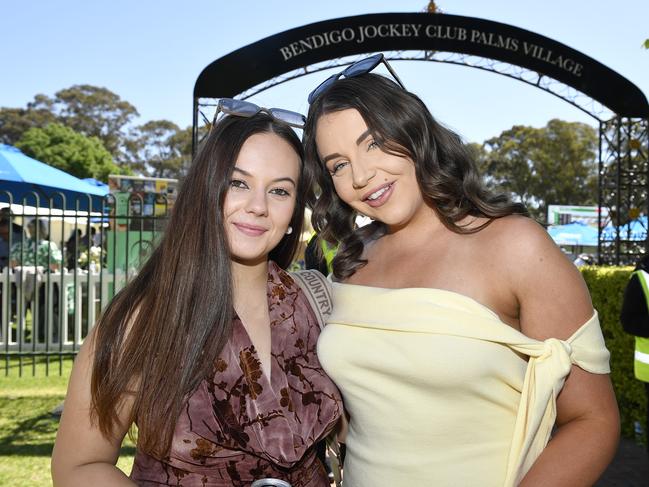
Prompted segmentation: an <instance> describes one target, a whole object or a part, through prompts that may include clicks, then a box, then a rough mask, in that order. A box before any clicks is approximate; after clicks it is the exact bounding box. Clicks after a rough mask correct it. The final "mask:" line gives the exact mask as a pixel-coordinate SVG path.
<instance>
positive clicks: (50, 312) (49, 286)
mask: <svg viewBox="0 0 649 487" xmlns="http://www.w3.org/2000/svg"><path fill="white" fill-rule="evenodd" d="M124 282H125V275H124V273H123V272H121V271H119V270H117V279H115V275H113V274H112V273H109V272H108V271H107V269H103V270H102V271H101V272H94V271H90V272H89V271H86V270H82V269H77V270H76V273H75V272H70V271H63V272H50V273H43V272H42V268H40V269H37V268H34V267H25V268H24V269H21V268H16V269H9V268H5V269H4V270H3V271H1V272H0V291H1V296H2V299H1V302H0V314H1V316H0V322H1V327H0V352H29V351H33V352H36V353H38V354H42V353H46V352H48V351H49V352H53V353H56V352H60V351H63V352H69V351H76V350H78V349H79V347H80V346H81V344H82V343H83V338H84V337H85V335H86V334H87V332H88V331H89V330H90V329H91V328H92V327H93V326H94V324H95V321H96V320H97V317H98V315H99V313H100V311H101V309H102V307H104V306H105V305H106V304H107V303H108V302H109V301H110V298H111V296H112V287H113V284H114V283H117V287H118V289H119V288H121V287H122V286H123V285H124ZM30 288H31V289H30ZM109 293H111V294H109ZM40 294H45V297H43V298H40V299H39V295H40ZM55 294H58V297H59V299H58V316H56V313H55V306H54V301H55V300H54V299H53V296H54V295H55ZM39 301H40V303H39ZM43 305H44V306H43ZM41 308H45V309H41ZM38 313H45V318H44V319H43V320H42V321H41V320H38V319H37V315H38ZM29 315H31V320H30V319H28V317H29ZM30 322H31V323H30ZM39 322H40V323H41V326H42V325H44V328H45V330H44V331H45V333H43V335H44V336H43V337H42V339H40V338H39V333H38V332H37V328H38V327H39ZM84 325H85V326H84ZM57 328H58V333H56V332H55V330H56V329H57Z"/></svg>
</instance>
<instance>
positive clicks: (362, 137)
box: [322, 129, 372, 164]
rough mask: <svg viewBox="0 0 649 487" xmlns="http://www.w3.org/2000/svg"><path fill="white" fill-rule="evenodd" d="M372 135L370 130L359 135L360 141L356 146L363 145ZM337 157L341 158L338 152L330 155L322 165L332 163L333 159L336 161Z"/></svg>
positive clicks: (357, 141)
mask: <svg viewBox="0 0 649 487" xmlns="http://www.w3.org/2000/svg"><path fill="white" fill-rule="evenodd" d="M371 133H372V131H371V130H370V129H367V130H366V131H365V132H363V133H362V134H361V135H359V136H358V139H356V145H361V142H363V141H364V140H365V139H366V138H367V136H368V135H370V134H371ZM336 157H341V155H340V154H339V153H338V152H334V153H333V154H329V155H328V156H325V157H323V158H322V163H323V164H326V163H327V162H328V161H330V160H331V159H335V158H336Z"/></svg>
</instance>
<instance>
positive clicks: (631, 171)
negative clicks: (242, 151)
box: [193, 13, 649, 264]
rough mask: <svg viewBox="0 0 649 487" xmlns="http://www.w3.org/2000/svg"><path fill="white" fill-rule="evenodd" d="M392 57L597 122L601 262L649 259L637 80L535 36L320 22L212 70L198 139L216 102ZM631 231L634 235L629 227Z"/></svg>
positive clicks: (421, 19)
mask: <svg viewBox="0 0 649 487" xmlns="http://www.w3.org/2000/svg"><path fill="white" fill-rule="evenodd" d="M370 52H384V53H386V57H387V58H388V59H390V60H417V61H432V62H442V63H451V64H458V65H464V66H469V67H473V68H477V69H483V70H487V71H491V72H494V73H497V74H501V75H504V76H508V77H510V78H514V79H517V80H519V81H522V82H525V83H528V84H531V85H534V86H535V87H537V88H539V89H541V90H544V91H546V92H549V93H552V94H553V95H555V96H557V97H559V98H561V99H563V100H564V101H566V102H567V103H570V104H572V105H573V106H575V107H577V108H579V109H580V110H582V111H584V112H586V113H588V114H589V115H591V116H592V117H593V118H594V119H596V120H597V121H598V123H599V127H600V137H599V139H600V147H599V191H598V193H599V194H598V202H599V207H600V219H601V215H602V213H603V212H602V211H601V210H602V209H605V210H606V214H608V215H609V217H610V220H611V223H612V224H613V225H614V226H615V228H616V229H617V230H616V232H615V235H614V238H613V239H609V240H606V239H605V236H604V233H603V232H602V227H603V226H604V224H605V223H606V222H605V221H601V222H600V233H599V259H600V263H602V264H621V263H630V262H633V261H635V260H637V258H638V257H639V255H641V254H643V253H644V252H645V245H646V240H643V241H640V242H639V241H637V240H633V239H632V236H631V232H630V221H631V220H632V219H633V218H634V217H636V216H638V215H639V214H644V215H649V103H647V98H646V97H645V95H644V94H643V93H642V92H641V91H640V90H639V89H638V87H637V86H635V85H634V84H633V83H631V82H630V81H629V80H627V79H626V78H624V77H623V76H621V75H620V74H618V73H616V72H615V71H613V70H611V69H609V68H608V67H606V66H604V65H603V64H601V63H599V62H597V61H596V60H594V59H592V58H590V57H588V56H586V55H584V54H582V53H580V52H578V51H576V50H574V49H571V48H570V47H568V46H566V45H564V44H561V43H559V42H557V41H554V40H552V39H549V38H547V37H544V36H541V35H539V34H536V33H534V32H530V31H528V30H524V29H520V28H518V27H514V26H511V25H507V24H503V23H499V22H494V21H489V20H485V19H478V18H473V17H463V16H457V15H448V14H429V13H383V14H369V15H359V16H353V17H344V18H338V19H332V20H327V21H323V22H316V23H313V24H309V25H305V26H302V27H298V28H295V29H291V30H287V31H284V32H281V33H279V34H275V35H273V36H270V37H267V38H265V39H262V40H260V41H257V42H255V43H253V44H250V45H248V46H245V47H242V48H241V49H238V50H236V51H234V52H232V53H230V54H228V55H226V56H223V57H222V58H219V59H217V60H215V61H214V62H212V63H211V64H209V65H208V66H207V67H205V68H204V69H203V71H202V72H201V73H200V75H199V77H198V79H197V80H196V84H195V86H194V116H193V140H194V146H195V144H196V140H197V137H198V133H199V130H200V125H199V124H200V121H201V120H202V121H203V122H209V120H210V117H209V116H208V115H206V113H207V112H210V111H213V110H214V105H215V103H216V101H215V99H218V98H221V97H238V98H247V97H250V96H252V95H254V94H257V93H259V92H261V91H263V90H266V89H268V88H271V87H272V86H276V85H277V84H280V83H284V82H286V81H289V80H291V79H295V78H298V77H301V76H305V75H308V74H311V73H314V72H317V71H321V70H324V69H329V68H331V67H335V66H339V65H343V64H349V63H350V62H353V60H354V56H359V55H364V54H367V53H370ZM625 228H627V230H628V231H625V230H624V229H625Z"/></svg>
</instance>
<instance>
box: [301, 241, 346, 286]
mask: <svg viewBox="0 0 649 487" xmlns="http://www.w3.org/2000/svg"><path fill="white" fill-rule="evenodd" d="M318 242H319V243H320V248H318ZM337 251H338V246H337V245H332V244H330V243H329V242H327V241H325V240H322V239H319V238H318V235H317V234H313V236H312V237H311V239H310V240H309V243H308V244H307V246H306V250H305V251H304V263H305V266H306V268H307V269H315V270H317V271H319V272H320V273H321V274H324V275H325V276H328V275H329V274H331V272H332V271H333V267H332V262H333V260H334V257H335V256H336V252H337Z"/></svg>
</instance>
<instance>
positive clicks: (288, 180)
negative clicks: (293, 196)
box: [233, 166, 297, 188]
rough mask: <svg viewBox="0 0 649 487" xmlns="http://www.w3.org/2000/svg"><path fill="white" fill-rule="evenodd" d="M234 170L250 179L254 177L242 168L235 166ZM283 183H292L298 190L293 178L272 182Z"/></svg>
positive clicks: (276, 179) (278, 179) (277, 179)
mask: <svg viewBox="0 0 649 487" xmlns="http://www.w3.org/2000/svg"><path fill="white" fill-rule="evenodd" d="M233 170H234V171H239V172H240V173H241V174H243V175H244V176H248V177H249V178H252V177H254V176H253V175H252V174H251V173H249V172H248V171H244V170H243V169H241V168H239V167H237V166H234V169H233ZM283 181H286V182H289V183H291V184H292V185H293V186H295V187H296V188H297V184H296V183H295V181H293V178H289V177H284V178H275V179H273V180H272V182H273V183H279V182H283Z"/></svg>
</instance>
